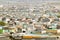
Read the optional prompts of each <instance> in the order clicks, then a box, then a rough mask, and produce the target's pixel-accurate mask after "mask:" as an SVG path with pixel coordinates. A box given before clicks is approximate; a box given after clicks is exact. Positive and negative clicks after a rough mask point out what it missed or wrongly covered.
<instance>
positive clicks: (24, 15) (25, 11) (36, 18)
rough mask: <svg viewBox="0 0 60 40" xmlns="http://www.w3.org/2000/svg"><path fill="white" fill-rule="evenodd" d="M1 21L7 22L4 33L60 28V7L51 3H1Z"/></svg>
mask: <svg viewBox="0 0 60 40" xmlns="http://www.w3.org/2000/svg"><path fill="white" fill-rule="evenodd" d="M0 21H3V22H5V23H6V25H5V26H3V27H2V30H3V33H8V32H14V33H16V32H25V33H35V32H37V33H38V32H40V33H42V31H44V30H46V29H60V25H59V24H60V9H58V7H57V6H54V5H51V4H48V3H47V4H42V5H39V6H36V5H32V7H31V6H30V5H27V4H26V5H8V6H5V5H0Z"/></svg>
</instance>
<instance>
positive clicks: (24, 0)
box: [0, 0, 60, 3]
mask: <svg viewBox="0 0 60 40" xmlns="http://www.w3.org/2000/svg"><path fill="white" fill-rule="evenodd" d="M45 1H48V2H51V1H60V0H0V3H7V2H10V3H17V2H19V3H40V2H45Z"/></svg>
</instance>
